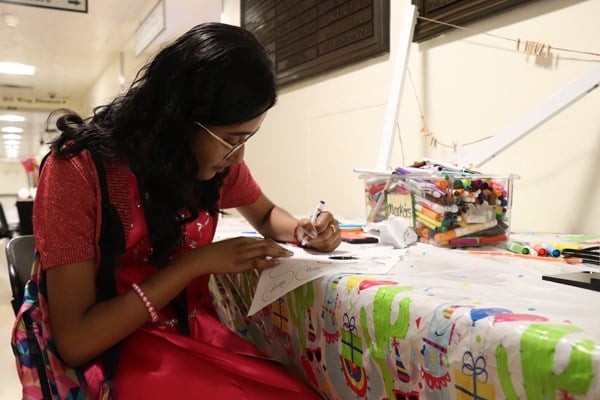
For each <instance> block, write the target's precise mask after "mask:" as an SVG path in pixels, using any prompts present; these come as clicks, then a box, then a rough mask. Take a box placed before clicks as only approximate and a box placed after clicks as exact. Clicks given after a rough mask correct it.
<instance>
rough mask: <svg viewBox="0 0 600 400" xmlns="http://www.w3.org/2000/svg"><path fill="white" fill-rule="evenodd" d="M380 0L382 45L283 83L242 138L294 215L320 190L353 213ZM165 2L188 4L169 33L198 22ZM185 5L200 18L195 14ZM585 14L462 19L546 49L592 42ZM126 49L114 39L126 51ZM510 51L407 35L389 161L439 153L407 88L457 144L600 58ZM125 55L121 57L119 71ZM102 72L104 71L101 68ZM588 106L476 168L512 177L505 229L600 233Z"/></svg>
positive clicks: (377, 81)
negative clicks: (363, 57) (365, 55)
mask: <svg viewBox="0 0 600 400" xmlns="http://www.w3.org/2000/svg"><path fill="white" fill-rule="evenodd" d="M199 3H202V2H199ZM212 3H213V5H214V4H215V3H216V4H218V3H219V2H214V1H213V2H212ZM390 3H391V53H390V54H386V55H382V56H379V57H376V58H373V59H371V60H367V61H364V62H361V63H358V64H355V65H352V66H349V67H346V68H343V69H339V70H335V71H332V72H330V73H327V74H324V75H320V76H319V77H317V78H312V79H309V80H306V81H303V82H300V83H297V84H293V85H290V86H287V87H284V88H283V89H282V90H281V91H280V95H279V102H278V104H277V105H276V106H275V108H274V109H272V110H271V111H270V113H269V116H268V118H267V120H266V121H265V123H264V124H263V128H262V130H261V133H260V134H259V135H256V137H255V138H253V139H252V142H251V143H249V144H248V146H247V151H246V159H247V162H248V163H249V164H250V166H251V168H252V170H253V173H254V175H255V176H256V178H257V179H258V180H259V182H260V183H261V185H262V187H263V189H264V191H265V192H266V193H267V195H268V196H269V197H271V198H272V199H273V200H275V201H276V202H277V203H279V204H281V205H283V206H284V207H286V208H288V209H289V210H290V211H291V212H292V213H294V214H298V215H308V214H309V213H310V212H312V208H313V207H314V204H315V202H316V201H317V200H319V199H323V200H325V201H326V202H327V206H328V208H329V209H331V210H332V211H334V213H336V215H337V216H338V217H341V218H356V217H361V216H363V215H364V210H363V200H362V191H363V189H362V182H361V181H360V180H359V179H358V177H357V175H356V174H354V173H353V172H352V169H353V168H354V167H374V166H375V161H376V157H377V152H378V149H379V140H380V132H381V129H382V125H383V118H384V114H385V104H386V101H387V98H388V91H389V86H390V82H391V79H392V69H393V67H394V66H393V62H394V60H395V56H396V52H395V51H396V47H397V45H398V43H397V42H398V40H397V36H398V34H399V31H400V21H401V19H402V13H403V9H404V7H405V6H406V5H408V4H410V0H393V1H391V2H390ZM169 5H171V7H175V8H177V9H178V10H180V11H185V12H184V13H182V14H180V18H183V17H182V15H187V16H188V17H189V16H190V15H192V18H186V19H184V20H183V22H182V25H181V29H179V30H178V31H177V30H176V29H175V30H173V32H175V31H177V32H179V33H180V32H183V31H184V30H186V29H187V28H189V27H190V26H191V25H192V24H195V23H199V22H202V20H203V19H202V18H200V17H198V18H194V17H193V15H194V10H192V9H190V8H189V7H193V6H191V5H190V4H189V3H188V2H186V1H184V0H170V2H169V3H167V7H169ZM220 6H221V5H220V4H219V7H220ZM222 6H223V15H221V16H220V18H221V20H223V21H225V22H228V23H239V2H238V0H224V1H223V2H222ZM198 7H204V5H200V4H198ZM196 9H197V10H198V15H199V16H200V15H206V14H204V10H203V9H200V8H196ZM218 11H219V12H220V9H219V10H218ZM200 12H202V14H200ZM597 15H600V1H597V0H587V1H584V0H573V1H570V2H565V1H562V0H546V1H543V2H542V1H539V2H533V3H532V4H528V5H525V6H519V7H517V8H515V9H514V10H511V11H508V12H506V13H504V14H501V15H498V16H495V17H492V18H488V19H486V20H484V21H481V22H478V23H475V24H472V25H469V27H470V28H472V29H475V30H477V31H478V32H488V33H492V34H496V35H500V36H503V37H508V38H515V39H516V38H520V39H521V40H523V41H524V40H534V41H538V42H544V43H549V44H551V45H552V46H553V47H555V48H557V47H561V48H568V49H578V50H587V51H592V52H598V51H600V48H598V41H597V38H598V37H600V25H598V24H597V22H596V16H597ZM167 18H168V20H167V24H168V25H167V26H169V24H175V26H177V27H179V26H180V25H179V23H178V22H179V20H177V19H175V20H174V19H173V18H174V17H173V16H172V15H171V16H169V15H168V16H167ZM210 19H211V18H208V19H204V20H210ZM212 20H219V16H218V15H215V17H214V18H212ZM170 37H174V36H170ZM130 47H131V43H130V44H128V45H127V46H126V47H125V50H126V54H130V52H129V50H128V48H130ZM514 49H515V45H514V43H512V42H509V41H504V40H501V39H496V38H493V37H490V36H487V35H482V34H476V33H471V32H465V31H452V32H449V33H446V34H444V35H443V36H441V37H439V38H436V39H433V40H430V41H427V42H424V43H421V44H413V45H412V46H411V54H410V60H409V70H410V75H411V77H412V80H413V83H414V88H415V90H414V91H413V85H412V84H411V82H410V81H409V80H408V76H407V81H406V82H405V85H404V91H403V94H402V98H401V106H400V111H399V127H400V130H399V134H398V133H397V135H396V139H395V141H394V145H393V146H394V147H393V152H392V157H391V166H397V165H407V164H410V163H412V162H413V161H415V160H420V159H421V158H422V157H431V158H437V159H440V160H450V159H451V158H452V154H451V152H450V151H448V149H446V148H445V147H443V146H438V147H437V148H433V147H431V146H430V145H429V144H428V140H427V139H426V138H424V137H422V136H421V135H420V134H419V131H420V129H421V117H420V111H419V104H418V103H417V101H416V96H418V97H419V98H420V101H421V106H422V109H423V113H424V116H425V119H426V121H427V126H428V128H429V129H430V130H431V131H432V132H433V133H434V134H435V137H436V138H437V139H438V140H439V141H440V142H441V143H445V144H453V143H457V144H464V143H468V142H471V141H474V140H478V139H481V138H484V137H486V136H489V135H493V134H495V133H496V132H498V131H499V130H500V129H502V128H503V127H505V126H506V125H508V124H509V123H511V122H512V121H514V120H515V119H517V118H518V117H520V116H522V115H524V113H526V112H527V110H529V109H531V108H532V107H534V106H536V105H537V104H538V103H540V102H541V101H543V100H544V99H546V98H547V97H548V96H550V95H551V94H553V93H554V92H555V91H556V90H558V89H560V88H561V87H563V86H564V85H566V84H567V83H568V82H570V81H572V80H573V79H575V78H576V77H578V76H579V75H581V74H582V73H584V72H585V71H587V70H588V69H589V68H591V67H592V66H594V65H597V62H599V61H600V58H599V57H594V56H582V55H578V54H572V53H565V52H557V51H554V56H553V58H552V59H551V60H550V62H541V61H542V60H540V59H536V58H535V57H533V56H527V55H525V54H523V53H522V52H521V53H518V52H516V51H515V50H514ZM126 60H127V58H126ZM584 60H588V61H584ZM589 60H593V62H591V61H589ZM133 64H135V63H132V62H131V61H129V62H126V66H127V67H128V68H129V69H132V65H133ZM138 67H139V66H138V65H136V68H135V69H136V70H137V68H138ZM113 70H114V68H112V67H109V68H107V71H106V75H111V74H114V72H111V71H113ZM113 77H114V76H113ZM102 79H108V78H107V76H103V78H101V79H100V80H99V81H98V85H97V87H96V88H94V89H92V91H91V92H94V91H100V90H101V89H100V88H101V87H102V85H103V84H102ZM128 79H131V73H129V72H128ZM415 91H416V96H415ZM92 98H94V97H93V96H92ZM599 106H600V90H596V91H594V92H592V93H590V94H589V95H588V96H586V97H585V98H583V99H582V100H580V101H579V102H577V103H576V104H574V105H573V106H571V107H570V108H568V109H567V110H565V111H563V112H562V113H561V114H560V115H558V116H556V117H554V118H553V119H552V120H550V121H548V122H547V123H545V124H544V125H542V126H541V127H539V128H538V129H536V130H535V131H533V132H532V133H530V134H529V135H528V136H527V137H526V138H524V139H522V140H521V141H519V142H518V143H516V144H515V145H514V146H512V147H511V148H509V149H508V150H506V151H505V152H503V153H501V154H500V155H499V156H498V157H496V158H495V159H494V160H492V161H491V162H489V163H487V164H486V165H484V166H483V167H482V168H481V170H482V172H485V173H516V174H519V175H520V176H521V179H520V180H518V181H516V183H515V193H514V196H513V198H514V203H513V213H512V222H513V230H517V231H546V232H551V231H554V232H566V233H590V234H591V233H595V234H597V233H600V207H599V206H598V204H600V189H598V186H599V185H598V182H599V180H598V171H599V170H600V157H599V156H600V117H599V116H598V108H599ZM401 144H402V145H401ZM465 149H466V150H473V149H475V147H474V146H466V147H465Z"/></svg>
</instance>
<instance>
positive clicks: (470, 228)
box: [433, 220, 498, 244]
mask: <svg viewBox="0 0 600 400" xmlns="http://www.w3.org/2000/svg"><path fill="white" fill-rule="evenodd" d="M497 224H498V222H497V221H496V220H493V221H490V222H484V223H482V224H470V225H467V226H466V227H464V228H454V229H451V230H449V231H448V232H442V233H437V234H436V235H435V236H434V238H433V239H434V240H435V241H436V242H438V243H440V244H446V243H448V241H449V240H450V239H454V238H456V237H461V236H467V235H472V234H474V233H477V232H479V231H483V230H486V229H489V228H493V227H494V226H496V225H497Z"/></svg>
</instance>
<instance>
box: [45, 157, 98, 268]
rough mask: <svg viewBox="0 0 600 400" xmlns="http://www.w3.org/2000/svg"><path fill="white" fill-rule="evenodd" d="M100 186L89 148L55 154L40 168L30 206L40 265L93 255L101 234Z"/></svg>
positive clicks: (60, 262) (77, 259)
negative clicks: (68, 156)
mask: <svg viewBox="0 0 600 400" xmlns="http://www.w3.org/2000/svg"><path fill="white" fill-rule="evenodd" d="M99 194H100V187H99V183H98V175H97V173H96V168H95V166H94V163H93V161H92V159H91V157H90V155H89V153H88V152H83V153H81V154H79V155H77V156H76V157H73V158H72V159H69V160H65V159H62V158H59V157H56V156H55V155H54V154H53V155H51V156H50V157H48V159H47V160H46V163H45V165H44V166H43V168H42V174H41V176H40V181H39V186H38V189H37V193H36V199H35V202H34V207H33V226H34V235H35V240H36V248H37V250H38V252H39V254H40V261H41V265H42V268H44V269H47V268H52V267H54V266H57V265H63V264H69V263H73V262H77V261H84V260H89V259H95V258H96V254H97V248H96V243H97V241H98V236H99V234H100V222H101V214H100V207H101V203H100V195H99Z"/></svg>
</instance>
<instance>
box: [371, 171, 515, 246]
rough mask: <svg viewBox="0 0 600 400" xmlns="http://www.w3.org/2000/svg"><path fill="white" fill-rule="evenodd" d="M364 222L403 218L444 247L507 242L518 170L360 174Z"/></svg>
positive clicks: (425, 237) (426, 238)
mask: <svg viewBox="0 0 600 400" xmlns="http://www.w3.org/2000/svg"><path fill="white" fill-rule="evenodd" d="M360 177H361V178H362V179H363V180H364V184H365V186H364V187H365V206H366V215H367V222H380V221H384V220H385V219H387V218H389V217H390V216H392V215H395V216H400V217H403V218H405V219H407V220H408V221H409V223H410V225H411V226H412V227H413V228H414V229H415V231H416V233H417V235H418V236H419V240H420V241H422V242H425V243H431V244H434V245H437V246H444V247H467V246H481V245H505V244H506V242H507V241H508V236H509V233H510V209H511V205H512V197H513V180H514V179H516V178H518V176H517V175H513V174H509V175H485V174H467V173H458V172H456V173H430V172H425V173H411V174H404V175H402V174H377V173H363V174H361V175H360Z"/></svg>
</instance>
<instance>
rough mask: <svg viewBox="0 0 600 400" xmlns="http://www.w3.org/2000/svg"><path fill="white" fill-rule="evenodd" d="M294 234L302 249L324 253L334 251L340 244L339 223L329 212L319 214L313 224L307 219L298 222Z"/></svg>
mask: <svg viewBox="0 0 600 400" xmlns="http://www.w3.org/2000/svg"><path fill="white" fill-rule="evenodd" d="M295 233H296V237H295V239H296V240H297V241H298V243H302V244H303V245H304V247H308V248H311V249H315V250H318V251H322V252H326V253H328V252H331V251H333V250H335V249H336V248H337V247H338V246H339V245H340V243H341V242H342V236H341V234H340V227H339V222H338V221H337V220H336V219H335V218H334V217H333V214H332V213H330V212H329V211H323V212H322V213H321V214H319V217H318V218H317V222H316V223H314V224H313V223H312V221H311V220H310V219H308V218H303V219H301V220H299V221H298V223H297V225H296V231H295Z"/></svg>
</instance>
